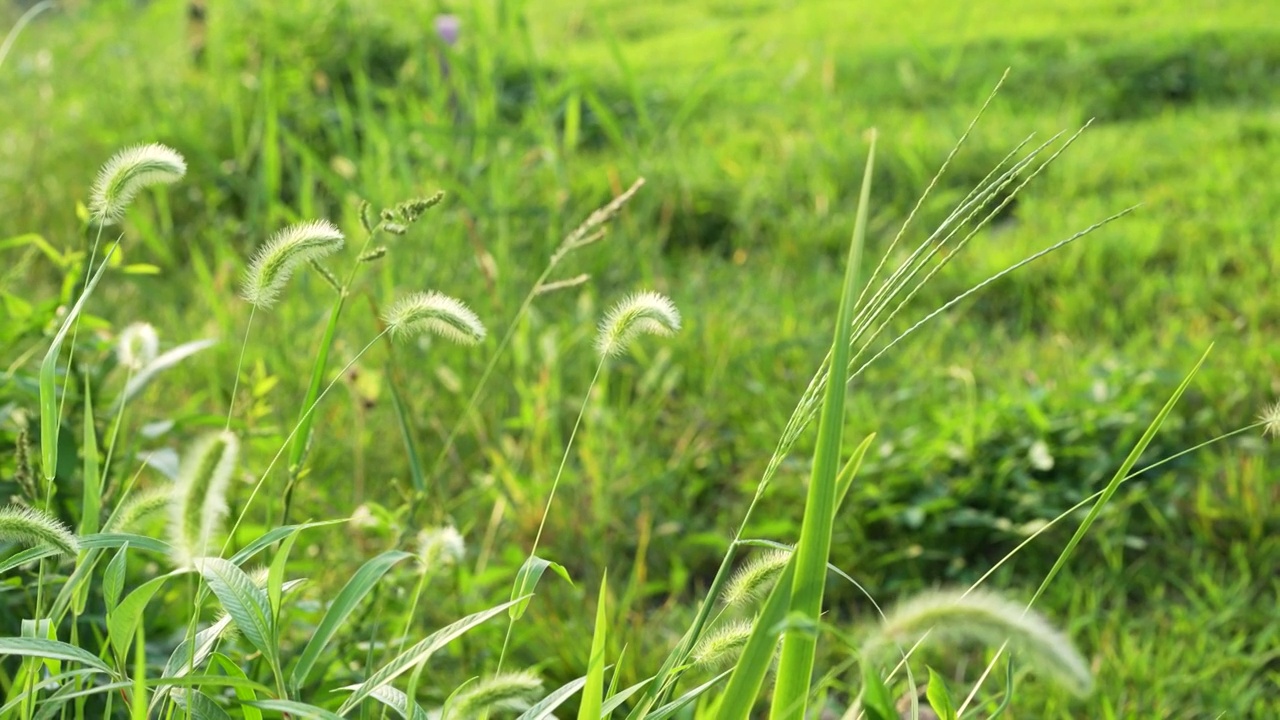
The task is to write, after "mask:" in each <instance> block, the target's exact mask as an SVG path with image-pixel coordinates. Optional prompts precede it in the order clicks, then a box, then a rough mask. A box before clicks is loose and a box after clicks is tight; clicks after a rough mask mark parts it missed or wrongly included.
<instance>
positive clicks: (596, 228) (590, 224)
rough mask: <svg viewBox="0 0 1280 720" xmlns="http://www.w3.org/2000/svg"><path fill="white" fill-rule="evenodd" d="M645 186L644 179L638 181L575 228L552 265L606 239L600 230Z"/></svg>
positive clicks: (553, 255) (567, 236) (558, 250)
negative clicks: (580, 249)
mask: <svg viewBox="0 0 1280 720" xmlns="http://www.w3.org/2000/svg"><path fill="white" fill-rule="evenodd" d="M643 186H644V178H639V179H637V180H636V181H635V182H634V183H632V184H631V187H629V188H627V189H626V190H625V191H624V192H623V193H622V194H621V195H619V196H618V197H616V198H614V199H613V200H610V201H609V202H608V204H606V205H605V206H604V207H602V208H600V209H598V210H596V211H595V212H593V213H591V214H590V215H588V216H587V219H586V220H583V221H582V224H581V225H579V226H578V227H576V228H574V230H573V232H571V233H569V234H568V235H566V236H565V238H564V240H563V241H562V242H561V243H560V246H559V247H557V248H556V251H555V252H554V253H553V254H552V255H551V264H552V265H557V264H559V262H560V260H561V259H563V258H564V256H565V255H568V254H569V253H571V252H573V251H574V250H577V249H578V248H581V247H585V246H587V245H590V244H591V243H593V242H595V241H597V240H599V239H600V238H602V237H604V233H603V232H600V229H601V228H602V227H603V226H604V225H605V223H607V222H609V221H610V220H612V219H613V218H614V217H615V216H617V214H618V213H620V212H622V208H623V206H625V205H626V204H627V202H628V201H630V200H631V198H632V197H634V196H635V194H636V193H637V192H639V191H640V188H641V187H643Z"/></svg>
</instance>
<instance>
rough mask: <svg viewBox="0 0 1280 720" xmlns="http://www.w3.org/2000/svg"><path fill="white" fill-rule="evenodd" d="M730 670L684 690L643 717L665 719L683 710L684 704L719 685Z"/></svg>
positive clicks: (651, 719) (654, 719) (656, 719)
mask: <svg viewBox="0 0 1280 720" xmlns="http://www.w3.org/2000/svg"><path fill="white" fill-rule="evenodd" d="M730 672H731V671H730V670H725V671H724V672H722V673H720V674H719V675H717V676H715V677H713V678H711V679H710V680H708V681H706V682H704V683H702V684H701V685H699V686H697V687H695V688H694V689H692V690H690V691H688V692H686V693H685V694H683V695H681V696H680V697H678V698H676V699H675V700H672V701H671V702H669V703H667V704H666V705H663V706H662V707H660V708H658V709H657V710H654V711H653V714H651V715H646V716H645V717H647V718H648V719H649V720H667V718H669V717H672V716H674V715H675V714H676V713H678V712H680V711H681V710H683V709H684V708H685V706H686V705H688V704H689V703H691V702H693V701H694V700H697V699H698V698H700V697H702V696H703V695H705V694H706V693H707V691H708V690H710V689H711V688H713V687H715V686H716V685H719V684H720V681H721V680H724V679H725V676H727V675H728V674H729V673H730Z"/></svg>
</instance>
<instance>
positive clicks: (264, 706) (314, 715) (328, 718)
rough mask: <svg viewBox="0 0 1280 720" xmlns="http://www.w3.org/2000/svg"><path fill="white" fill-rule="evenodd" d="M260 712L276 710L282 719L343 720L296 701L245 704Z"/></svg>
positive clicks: (336, 714)
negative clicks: (282, 716)
mask: <svg viewBox="0 0 1280 720" xmlns="http://www.w3.org/2000/svg"><path fill="white" fill-rule="evenodd" d="M245 704H246V705H248V706H250V707H255V708H258V709H260V710H276V711H279V712H280V713H281V714H282V715H284V717H289V718H301V719H302V720H345V718H343V717H342V716H341V715H339V714H338V713H335V712H332V711H329V710H325V709H324V708H318V707H316V706H315V705H308V704H307V703H304V702H298V701H296V700H254V701H253V702H248V703H245Z"/></svg>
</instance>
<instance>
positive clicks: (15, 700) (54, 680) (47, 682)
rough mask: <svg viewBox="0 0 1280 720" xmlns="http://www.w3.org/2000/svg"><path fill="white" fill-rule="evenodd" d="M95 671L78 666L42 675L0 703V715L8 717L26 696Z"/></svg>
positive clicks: (15, 685)
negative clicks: (28, 688) (55, 673)
mask: <svg viewBox="0 0 1280 720" xmlns="http://www.w3.org/2000/svg"><path fill="white" fill-rule="evenodd" d="M96 672H98V671H97V670H93V669H90V668H79V669H76V670H68V671H67V672H64V673H62V674H60V675H52V676H46V677H43V678H41V679H40V680H38V681H37V682H36V683H35V685H34V686H32V687H31V689H30V690H27V691H25V692H21V693H18V694H17V695H14V696H12V698H11V699H10V700H9V702H7V703H5V704H4V705H0V717H3V718H7V717H9V713H11V712H12V711H13V710H15V709H17V708H18V707H19V706H21V705H22V704H23V703H25V702H26V701H27V698H29V697H31V696H32V695H37V696H38V695H39V694H40V693H42V692H44V691H45V690H48V689H51V688H59V687H62V686H63V685H64V684H66V683H69V682H71V681H74V680H76V679H77V678H82V677H87V676H89V675H93V674H94V673H96ZM13 687H14V689H16V688H17V687H19V684H18V683H16V682H15V683H14V685H13Z"/></svg>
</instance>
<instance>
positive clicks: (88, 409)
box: [77, 376, 102, 612]
mask: <svg viewBox="0 0 1280 720" xmlns="http://www.w3.org/2000/svg"><path fill="white" fill-rule="evenodd" d="M82 442H83V447H82V448H81V454H82V455H83V456H84V468H83V478H82V484H83V485H84V493H83V498H82V500H81V512H80V530H79V532H78V533H77V534H79V535H92V534H93V533H96V532H98V522H99V520H100V519H101V517H100V516H101V515H102V470H101V467H100V466H99V464H98V435H97V432H96V431H95V430H94V427H93V393H92V388H91V386H90V385H89V378H88V377H87V376H86V377H85V379H84V438H83V439H82ZM77 606H78V607H79V608H80V610H79V611H78V612H82V611H83V609H84V603H83V602H78V603H77Z"/></svg>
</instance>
